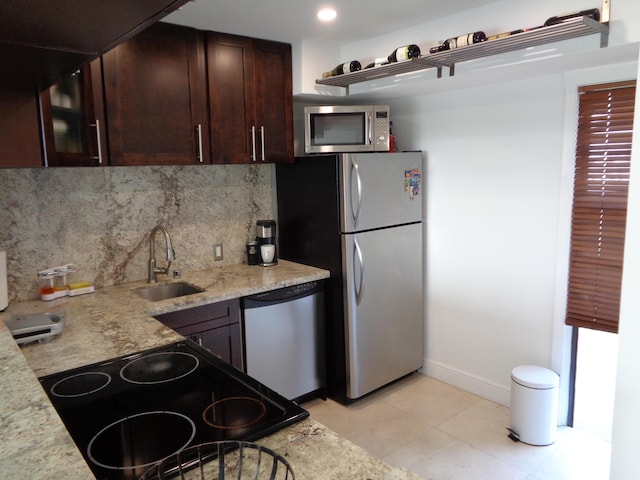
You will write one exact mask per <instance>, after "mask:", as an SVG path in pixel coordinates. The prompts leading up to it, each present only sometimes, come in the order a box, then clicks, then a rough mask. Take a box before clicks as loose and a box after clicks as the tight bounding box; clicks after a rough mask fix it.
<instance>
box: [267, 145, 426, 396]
mask: <svg viewBox="0 0 640 480" xmlns="http://www.w3.org/2000/svg"><path fill="white" fill-rule="evenodd" d="M422 171H423V158H422V153H421V152H405V153H370V154H364V153H363V154H338V155H318V156H309V157H298V158H296V160H295V163H294V164H289V165H282V164H278V165H277V166H276V182H277V198H278V223H279V249H280V257H281V258H284V259H289V260H292V261H297V262H300V263H305V264H308V265H314V266H318V267H322V268H326V269H328V270H330V271H331V278H330V279H329V281H328V282H327V285H326V294H325V298H326V302H327V304H326V307H325V309H326V312H327V319H326V332H325V335H326V337H325V338H326V339H327V345H326V351H327V383H328V393H329V396H331V397H332V398H334V399H337V400H339V401H343V402H350V401H352V400H355V399H357V398H360V397H362V396H363V395H366V394H367V393H370V392H372V391H373V390H376V389H377V388H379V387H382V386H384V385H386V384H388V383H390V382H392V381H394V380H396V379H398V378H400V377H402V376H404V375H406V374H409V373H411V372H413V371H415V370H417V369H419V368H420V367H421V366H422V364H423V351H424V315H423V308H424V307H423V304H424V302H423V298H424V280H423V269H422V255H423V239H422V228H423V225H422V221H423V195H424V193H423V190H422V188H423V181H422Z"/></svg>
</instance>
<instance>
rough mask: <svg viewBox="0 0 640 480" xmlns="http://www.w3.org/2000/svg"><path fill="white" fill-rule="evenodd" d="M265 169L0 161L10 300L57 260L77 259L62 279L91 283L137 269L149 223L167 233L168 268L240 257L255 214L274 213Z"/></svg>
mask: <svg viewBox="0 0 640 480" xmlns="http://www.w3.org/2000/svg"><path fill="white" fill-rule="evenodd" d="M272 175H273V167H272V166H271V165H198V166H174V167H164V166H163V167H100V168H48V169H47V168H43V169H0V225H1V227H2V228H0V250H5V251H6V252H7V276H8V286H9V301H10V302H11V301H16V300H30V299H35V298H38V295H39V293H38V279H37V272H38V271H39V270H43V269H45V268H50V267H54V266H58V265H64V264H66V263H73V264H75V265H76V268H77V272H76V273H74V274H72V275H71V276H70V277H69V279H68V280H69V281H80V280H86V281H90V282H92V283H93V284H94V285H95V286H96V287H97V288H99V287H101V286H108V285H115V284H120V283H124V282H129V281H136V280H142V279H145V278H146V276H147V262H148V259H149V233H150V231H151V229H152V228H153V227H154V226H155V225H157V224H163V225H165V226H166V227H167V229H168V230H169V233H170V234H171V239H172V241H173V246H174V250H175V253H176V260H175V261H174V262H173V263H172V265H171V270H184V271H192V270H200V269H203V268H211V267H215V266H221V265H225V264H235V263H242V262H245V261H246V257H245V243H246V241H247V240H249V239H250V238H252V237H255V224H256V220H259V219H268V218H274V217H273V215H274V207H273V190H272ZM156 242H157V243H156V258H157V260H158V266H161V267H162V266H164V265H165V260H164V255H163V253H164V238H162V235H158V236H157V239H156ZM220 242H221V243H223V246H224V259H223V260H222V261H214V257H213V245H214V244H215V243H220ZM159 278H160V279H162V276H161V275H160V276H159Z"/></svg>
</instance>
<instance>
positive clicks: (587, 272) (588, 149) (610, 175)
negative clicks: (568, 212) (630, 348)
mask: <svg viewBox="0 0 640 480" xmlns="http://www.w3.org/2000/svg"><path fill="white" fill-rule="evenodd" d="M635 90H636V89H635V81H633V82H621V83H614V84H606V85H592V86H588V87H581V88H580V89H579V94H580V102H579V112H578V138H577V146H576V163H575V176H574V194H573V195H574V196H573V209H572V220H571V251H570V256H569V285H568V299H567V316H566V324H567V325H573V326H577V327H586V328H592V329H595V330H603V331H607V332H614V333H617V331H618V315H619V311H620V287H621V283H622V265H623V255H624V237H625V226H626V218H627V193H628V187H629V170H630V165H631V138H632V134H633V113H634V101H635Z"/></svg>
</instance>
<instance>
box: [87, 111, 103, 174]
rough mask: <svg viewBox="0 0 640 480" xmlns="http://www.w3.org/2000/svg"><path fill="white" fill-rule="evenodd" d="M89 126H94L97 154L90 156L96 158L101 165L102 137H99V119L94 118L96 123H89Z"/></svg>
mask: <svg viewBox="0 0 640 480" xmlns="http://www.w3.org/2000/svg"><path fill="white" fill-rule="evenodd" d="M89 126H90V127H96V141H97V142H98V156H97V157H92V158H95V159H97V160H98V163H99V164H100V165H102V138H101V137H100V120H98V119H97V118H96V123H91V124H89Z"/></svg>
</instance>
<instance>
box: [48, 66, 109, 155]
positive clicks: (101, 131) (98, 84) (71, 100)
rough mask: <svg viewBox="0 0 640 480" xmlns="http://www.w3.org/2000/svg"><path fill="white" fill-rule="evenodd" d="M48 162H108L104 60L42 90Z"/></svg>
mask: <svg viewBox="0 0 640 480" xmlns="http://www.w3.org/2000/svg"><path fill="white" fill-rule="evenodd" d="M41 101H42V120H43V131H44V141H45V152H46V165H48V166H50V167H56V166H97V165H107V164H108V161H107V158H108V156H107V150H106V148H107V146H106V131H105V126H106V125H105V122H104V100H103V89H102V73H101V67H100V59H98V60H95V61H94V62H93V63H91V64H90V65H88V66H86V67H84V68H82V69H81V70H78V71H77V72H75V73H73V74H72V75H69V76H68V77H65V78H63V79H61V80H60V81H59V82H58V83H56V84H55V85H53V86H52V87H50V88H49V89H48V90H45V91H43V92H42V93H41Z"/></svg>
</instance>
